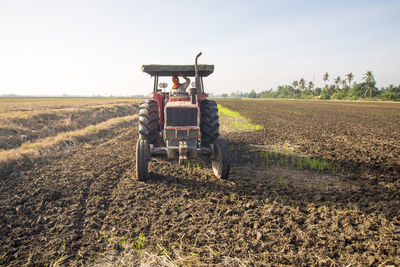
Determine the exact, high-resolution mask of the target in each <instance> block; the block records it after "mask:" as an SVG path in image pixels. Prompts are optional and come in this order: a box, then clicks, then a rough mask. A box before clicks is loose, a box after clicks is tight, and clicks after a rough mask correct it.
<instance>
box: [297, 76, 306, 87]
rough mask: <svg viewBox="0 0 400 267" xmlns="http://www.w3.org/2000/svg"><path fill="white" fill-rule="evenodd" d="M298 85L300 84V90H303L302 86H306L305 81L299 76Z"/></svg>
mask: <svg viewBox="0 0 400 267" xmlns="http://www.w3.org/2000/svg"><path fill="white" fill-rule="evenodd" d="M299 85H300V90H304V88H306V81H305V80H304V79H303V78H301V79H300V81H299Z"/></svg>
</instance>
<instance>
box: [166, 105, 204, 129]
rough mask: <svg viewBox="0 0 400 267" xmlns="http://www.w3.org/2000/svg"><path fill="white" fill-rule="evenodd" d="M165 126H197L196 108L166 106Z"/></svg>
mask: <svg viewBox="0 0 400 267" xmlns="http://www.w3.org/2000/svg"><path fill="white" fill-rule="evenodd" d="M166 121H167V126H197V108H167V118H166Z"/></svg>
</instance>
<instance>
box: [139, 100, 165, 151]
mask: <svg viewBox="0 0 400 267" xmlns="http://www.w3.org/2000/svg"><path fill="white" fill-rule="evenodd" d="M159 132H160V116H159V112H158V104H157V102H156V101H154V100H146V101H145V102H143V103H142V104H141V105H140V111H139V136H140V138H141V139H145V140H148V141H149V143H150V144H154V143H156V142H157V139H158V138H159V136H160V134H159Z"/></svg>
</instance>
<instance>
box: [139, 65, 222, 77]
mask: <svg viewBox="0 0 400 267" xmlns="http://www.w3.org/2000/svg"><path fill="white" fill-rule="evenodd" d="M198 66H199V76H201V77H207V76H208V75H210V74H211V73H213V72H214V65H204V64H200V65H198ZM142 71H143V72H146V73H148V74H150V75H151V76H174V75H178V74H179V73H183V74H184V75H186V76H188V77H194V76H195V71H194V65H156V64H153V65H143V66H142Z"/></svg>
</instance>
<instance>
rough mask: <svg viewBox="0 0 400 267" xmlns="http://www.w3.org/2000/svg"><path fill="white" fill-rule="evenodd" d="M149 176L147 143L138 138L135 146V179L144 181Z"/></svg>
mask: <svg viewBox="0 0 400 267" xmlns="http://www.w3.org/2000/svg"><path fill="white" fill-rule="evenodd" d="M148 176H149V142H148V141H147V140H145V139H141V138H139V140H138V141H137V144H136V177H137V179H138V180H139V181H146V180H147V178H148Z"/></svg>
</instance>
